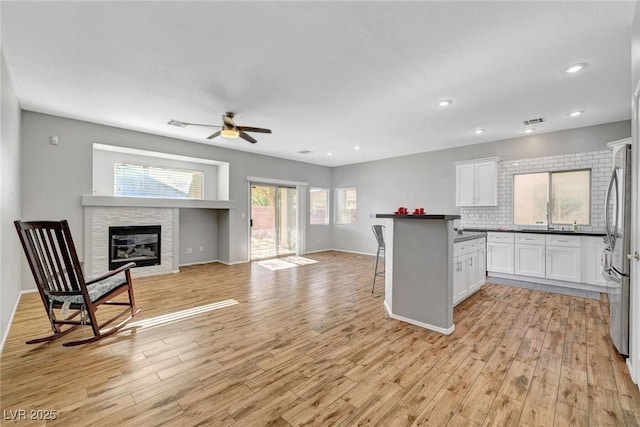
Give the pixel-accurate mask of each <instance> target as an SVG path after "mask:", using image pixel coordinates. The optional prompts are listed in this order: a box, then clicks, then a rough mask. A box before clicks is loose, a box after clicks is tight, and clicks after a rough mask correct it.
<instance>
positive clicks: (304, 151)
mask: <svg viewBox="0 0 640 427" xmlns="http://www.w3.org/2000/svg"><path fill="white" fill-rule="evenodd" d="M309 153H313V151H310V150H300V151H298V154H309Z"/></svg>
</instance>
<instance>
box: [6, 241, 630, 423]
mask: <svg viewBox="0 0 640 427" xmlns="http://www.w3.org/2000/svg"><path fill="white" fill-rule="evenodd" d="M309 257H310V258H313V259H316V260H318V261H320V262H319V263H317V264H312V265H306V266H300V267H297V268H292V269H286V270H280V271H277V272H273V271H269V270H267V269H265V268H264V267H261V266H259V265H256V264H243V265H236V266H224V265H220V264H210V265H202V266H193V267H187V268H182V272H181V273H179V274H172V275H165V276H156V277H151V278H144V279H137V280H136V281H135V292H136V296H137V303H138V306H139V308H141V309H142V310H143V311H142V313H141V315H140V316H139V317H138V318H136V320H148V321H149V322H148V324H149V325H148V326H137V327H131V328H129V329H127V330H125V331H122V332H121V333H119V334H118V335H117V336H115V337H111V338H107V339H105V340H102V341H101V342H98V343H94V344H89V345H85V346H82V347H72V348H64V347H62V346H61V343H53V344H49V345H40V346H27V345H25V344H24V341H25V340H27V339H29V338H33V337H37V336H41V335H44V334H45V332H46V331H47V327H48V325H47V322H46V318H45V316H44V312H43V308H42V306H41V303H40V301H39V299H38V295H37V294H27V295H24V296H23V297H22V300H21V302H20V304H19V307H18V310H17V313H16V316H15V319H14V322H13V326H12V327H11V330H10V333H9V336H8V339H7V342H6V344H5V347H4V350H3V352H2V359H1V362H2V367H1V394H0V401H1V408H2V410H3V417H4V418H9V415H10V414H11V413H15V412H9V411H17V410H21V409H22V410H26V411H27V412H26V414H27V417H29V416H30V412H29V411H30V410H55V411H56V414H57V419H56V420H55V421H53V422H48V423H47V425H65V426H80V425H82V426H86V425H119V426H132V425H135V426H150V425H179V426H189V425H210V426H227V425H233V426H262V425H276V426H288V425H319V426H326V425H344V426H352V425H361V424H369V425H381V426H404V425H435V426H444V425H448V426H458V425H465V426H475V425H499V426H510V425H513V426H516V425H521V426H525V425H526V426H534V425H541V426H551V425H561V426H562V425H578V426H587V425H591V426H600V425H620V426H622V425H627V426H632V425H640V392H639V391H638V388H637V387H636V386H635V385H634V384H633V383H632V382H631V380H630V379H629V377H628V375H627V374H626V367H625V364H624V362H623V360H622V358H621V357H619V356H618V355H617V353H616V352H615V350H614V348H613V347H612V345H611V344H610V343H609V341H608V338H607V328H608V326H607V313H606V306H605V305H604V304H603V303H601V302H600V301H597V300H586V299H582V298H575V297H568V296H561V295H555V294H549V293H544V292H537V291H530V290H526V289H519V288H510V287H506V286H498V285H490V284H488V285H485V286H484V287H483V288H482V289H481V290H480V291H479V292H478V293H477V294H475V295H474V296H473V297H472V298H470V299H469V300H467V301H465V302H464V303H463V304H462V305H460V306H459V307H458V308H456V310H455V313H454V320H455V323H456V330H455V332H454V333H453V334H452V335H450V336H444V335H440V334H438V333H435V332H430V331H427V330H424V329H421V328H419V327H415V326H412V325H408V324H406V323H401V322H398V321H395V320H391V319H389V318H388V317H387V315H386V312H385V310H384V308H383V304H382V301H383V289H382V286H380V287H379V289H378V290H377V291H376V293H375V294H374V295H372V294H371V292H370V285H371V278H372V273H373V260H374V259H373V258H372V257H368V256H362V255H354V254H346V253H337V252H325V253H318V254H313V255H310V256H309ZM229 299H234V300H236V301H237V302H238V304H236V305H230V306H226V307H221V308H217V309H215V310H211V311H207V312H202V313H199V314H196V315H194V316H192V317H188V318H183V319H173V320H165V323H163V324H160V325H155V326H153V325H151V320H155V321H157V322H161V321H162V320H163V319H162V318H159V316H162V315H168V314H171V313H176V312H181V311H183V310H186V309H190V308H195V307H200V306H204V305H207V304H212V303H216V302H220V301H225V300H229ZM101 310H102V309H101ZM99 313H100V311H99ZM78 333H79V334H82V332H78ZM74 334H75V332H74ZM1 424H2V425H10V424H12V422H11V421H9V420H7V419H4V420H2V422H1ZM16 424H18V425H21V426H23V425H42V424H44V423H42V422H35V421H20V422H17V423H16Z"/></svg>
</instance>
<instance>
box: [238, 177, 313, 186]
mask: <svg viewBox="0 0 640 427" xmlns="http://www.w3.org/2000/svg"><path fill="white" fill-rule="evenodd" d="M247 181H249V182H253V183H254V184H276V185H290V186H298V185H309V184H307V183H306V182H300V181H287V180H284V179H274V178H260V177H257V176H248V177H247Z"/></svg>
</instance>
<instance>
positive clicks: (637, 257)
mask: <svg viewBox="0 0 640 427" xmlns="http://www.w3.org/2000/svg"><path fill="white" fill-rule="evenodd" d="M627 258H628V259H629V260H631V261H633V260H634V259H635V260H636V261H640V253H638V251H635V252H634V253H632V254H627Z"/></svg>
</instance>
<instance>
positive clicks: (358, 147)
mask: <svg viewBox="0 0 640 427" xmlns="http://www.w3.org/2000/svg"><path fill="white" fill-rule="evenodd" d="M361 148H362V147H360V146H359V145H356V146H355V147H353V149H354V150H359V149H361Z"/></svg>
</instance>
